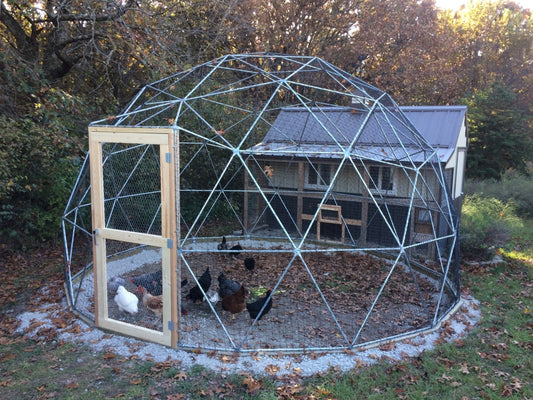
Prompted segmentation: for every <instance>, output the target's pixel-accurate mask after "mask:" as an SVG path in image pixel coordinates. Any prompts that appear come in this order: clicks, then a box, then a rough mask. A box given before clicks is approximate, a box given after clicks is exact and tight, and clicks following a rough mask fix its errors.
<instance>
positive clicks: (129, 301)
mask: <svg viewBox="0 0 533 400" xmlns="http://www.w3.org/2000/svg"><path fill="white" fill-rule="evenodd" d="M114 300H115V303H117V306H118V309H119V310H120V311H125V312H127V313H130V314H137V311H138V310H139V309H138V307H137V304H138V303H139V298H138V297H137V296H136V295H135V294H133V293H131V292H128V291H127V290H126V288H125V287H124V286H122V285H120V286H119V287H118V289H117V294H116V296H115V299H114Z"/></svg>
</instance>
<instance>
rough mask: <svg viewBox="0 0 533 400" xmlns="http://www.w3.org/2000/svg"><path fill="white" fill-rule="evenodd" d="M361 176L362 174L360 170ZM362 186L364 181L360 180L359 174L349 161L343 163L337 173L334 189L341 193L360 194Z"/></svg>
mask: <svg viewBox="0 0 533 400" xmlns="http://www.w3.org/2000/svg"><path fill="white" fill-rule="evenodd" d="M361 176H363V173H362V172H361ZM363 188H364V183H363V182H362V181H361V178H360V177H359V174H357V172H356V171H355V170H354V169H353V166H352V165H351V164H350V163H347V164H345V165H344V167H343V169H342V170H341V172H340V173H339V176H338V180H337V182H336V184H335V187H334V190H335V191H336V192H341V193H353V194H361V193H363Z"/></svg>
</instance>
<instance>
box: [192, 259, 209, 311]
mask: <svg viewBox="0 0 533 400" xmlns="http://www.w3.org/2000/svg"><path fill="white" fill-rule="evenodd" d="M198 283H199V284H200V286H201V287H202V289H203V290H204V292H207V291H208V290H209V287H210V286H211V273H210V272H209V267H207V268H206V269H205V271H204V273H203V274H202V276H200V279H198ZM186 298H187V299H189V300H192V301H193V302H195V303H196V302H198V301H202V300H203V299H204V295H203V293H202V290H201V289H200V288H199V287H198V285H194V287H192V288H191V290H189V294H188V295H187V296H186Z"/></svg>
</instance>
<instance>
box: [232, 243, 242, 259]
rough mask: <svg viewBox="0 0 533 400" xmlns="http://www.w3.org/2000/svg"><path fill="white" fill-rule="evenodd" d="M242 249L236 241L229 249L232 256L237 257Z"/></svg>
mask: <svg viewBox="0 0 533 400" xmlns="http://www.w3.org/2000/svg"><path fill="white" fill-rule="evenodd" d="M242 250H243V248H242V246H241V245H240V244H239V243H237V244H236V245H235V246H231V248H230V249H229V252H230V254H231V255H232V257H233V258H235V257H238V256H239V255H240V254H241V251H242Z"/></svg>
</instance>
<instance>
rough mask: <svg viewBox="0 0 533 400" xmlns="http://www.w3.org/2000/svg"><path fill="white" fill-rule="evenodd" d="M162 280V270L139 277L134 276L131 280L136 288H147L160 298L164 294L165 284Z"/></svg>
mask: <svg viewBox="0 0 533 400" xmlns="http://www.w3.org/2000/svg"><path fill="white" fill-rule="evenodd" d="M162 280H163V271H162V270H161V269H158V270H157V271H154V272H147V273H145V274H142V275H139V276H134V277H133V278H131V279H130V281H131V282H132V283H133V284H134V285H135V286H137V287H138V286H142V287H143V288H146V290H148V292H149V293H150V294H151V295H153V296H159V295H160V294H161V293H163V284H162V283H161V281H162Z"/></svg>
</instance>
